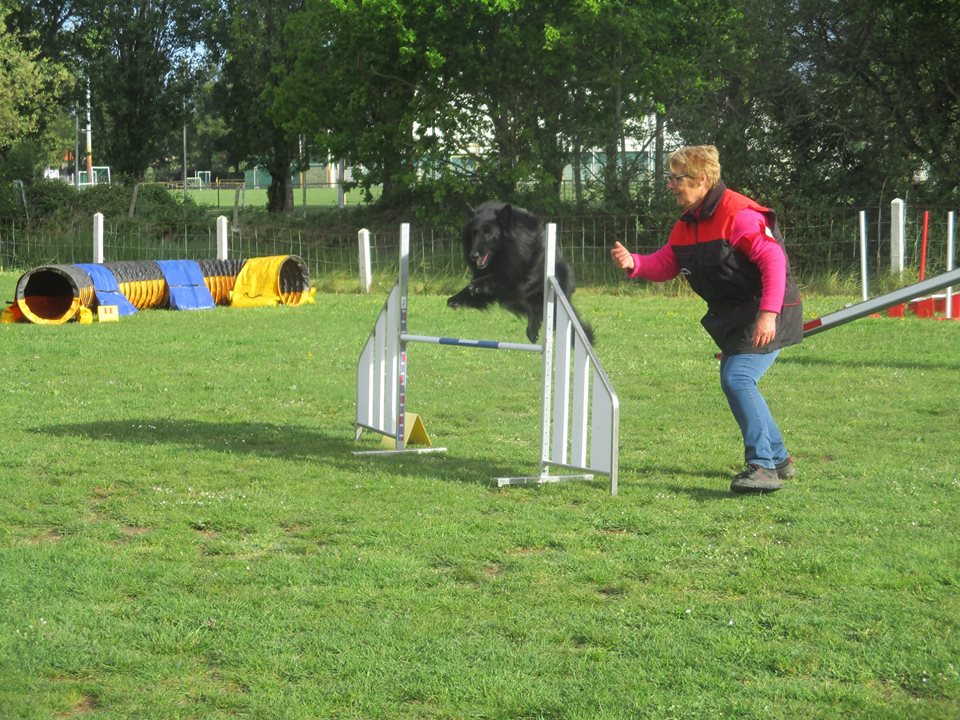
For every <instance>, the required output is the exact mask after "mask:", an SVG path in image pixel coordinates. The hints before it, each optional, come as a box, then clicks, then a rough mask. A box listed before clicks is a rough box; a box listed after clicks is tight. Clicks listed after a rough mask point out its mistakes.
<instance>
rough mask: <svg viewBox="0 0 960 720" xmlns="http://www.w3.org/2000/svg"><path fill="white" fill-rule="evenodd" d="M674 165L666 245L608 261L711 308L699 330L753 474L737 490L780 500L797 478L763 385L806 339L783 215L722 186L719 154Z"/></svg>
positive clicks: (704, 150)
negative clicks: (680, 284) (675, 209)
mask: <svg viewBox="0 0 960 720" xmlns="http://www.w3.org/2000/svg"><path fill="white" fill-rule="evenodd" d="M669 165H670V173H669V175H668V176H667V189H669V190H670V192H671V193H673V196H674V197H675V198H676V201H677V205H679V206H680V208H682V210H683V214H682V215H681V216H680V219H679V220H677V222H676V224H675V225H674V226H673V230H672V231H671V232H670V239H669V240H668V241H667V244H666V245H664V246H663V247H661V248H660V249H659V250H657V251H656V252H654V253H651V254H650V255H638V254H635V253H631V252H630V251H628V250H627V249H626V248H625V247H624V246H623V245H621V244H620V243H619V242H618V243H617V244H616V247H614V248H613V250H611V251H610V256H611V258H612V259H613V262H614V263H615V264H616V265H617V266H618V267H620V268H623V269H624V270H625V271H626V272H627V277H629V278H643V279H645V280H653V281H657V282H662V281H664V280H670V279H672V278H675V277H676V276H677V275H678V274H680V273H683V275H684V276H685V277H686V279H687V280H688V281H689V283H690V286H691V287H692V288H693V289H694V291H695V292H696V293H697V294H698V295H699V296H700V297H702V298H703V299H704V300H706V302H707V314H706V315H705V316H704V317H703V319H702V320H701V323H702V324H703V326H704V328H705V329H706V330H707V332H708V333H710V336H711V337H712V338H713V340H714V342H716V343H717V346H718V347H719V348H720V350H721V353H722V355H721V360H720V386H721V387H722V388H723V392H724V394H725V395H726V397H727V402H728V403H729V405H730V409H731V410H732V411H733V416H734V418H736V420H737V424H738V425H739V426H740V432H741V433H742V434H743V445H744V458H745V460H746V468H744V470H743V471H742V472H740V473H738V474H737V475H735V476H734V478H733V481H732V482H731V483H730V490H731V491H733V492H736V493H742V492H772V491H774V490H779V489H780V488H782V487H783V480H784V479H785V478H791V477H794V476H795V475H796V468H795V467H794V464H793V458H791V457H790V454H789V453H788V452H787V448H786V447H785V445H784V442H783V437H782V435H781V434H780V430H779V428H778V427H777V424H776V422H775V421H774V419H773V416H772V415H771V414H770V409H769V408H768V407H767V403H766V401H765V400H764V398H763V395H761V394H760V391H759V389H758V388H757V383H758V382H759V380H760V378H761V377H763V375H764V373H766V371H767V370H768V369H770V366H771V365H772V364H773V361H774V360H776V358H777V355H779V353H780V350H781V348H784V347H787V346H788V345H795V344H796V343H799V342H800V341H801V340H802V339H803V310H802V307H801V305H800V293H799V291H798V290H797V286H796V283H795V282H794V281H793V277H792V276H791V274H790V263H789V261H788V260H787V254H786V251H785V250H784V247H783V238H782V236H781V235H780V231H779V230H778V228H777V218H776V215H775V214H774V213H773V211H772V210H770V209H769V208H765V207H763V206H762V205H759V204H758V203H756V202H755V201H753V200H751V199H750V198H748V197H746V196H744V195H741V194H740V193H737V192H734V191H733V190H730V189H728V188H727V187H726V186H725V185H724V184H723V182H722V181H721V180H720V157H719V154H718V152H717V149H716V148H715V147H714V146H712V145H700V146H694V147H685V148H681V149H679V150H677V151H675V152H673V153H671V155H670V159H669Z"/></svg>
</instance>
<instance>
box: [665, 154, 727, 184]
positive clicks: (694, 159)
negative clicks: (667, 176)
mask: <svg viewBox="0 0 960 720" xmlns="http://www.w3.org/2000/svg"><path fill="white" fill-rule="evenodd" d="M669 164H670V169H671V170H682V171H683V172H685V173H687V174H688V175H693V176H694V177H700V175H701V174H703V175H706V176H707V185H709V186H710V187H713V186H714V185H716V184H717V183H718V182H720V153H719V151H718V150H717V148H716V146H715V145H690V146H688V147H682V148H680V149H678V150H674V151H673V152H672V153H670V158H669Z"/></svg>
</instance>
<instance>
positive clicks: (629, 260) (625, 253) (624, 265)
mask: <svg viewBox="0 0 960 720" xmlns="http://www.w3.org/2000/svg"><path fill="white" fill-rule="evenodd" d="M610 258H611V259H612V260H613V264H614V265H616V266H617V267H618V268H620V269H622V270H633V265H634V263H633V255H631V254H630V251H629V250H627V249H626V248H625V247H624V246H623V245H621V244H620V242H619V241H617V242H616V244H615V245H614V246H613V249H612V250H611V251H610Z"/></svg>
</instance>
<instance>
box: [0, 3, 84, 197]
mask: <svg viewBox="0 0 960 720" xmlns="http://www.w3.org/2000/svg"><path fill="white" fill-rule="evenodd" d="M6 17H7V11H6V10H4V9H3V8H2V7H0V58H3V59H2V61H0V171H2V172H0V174H3V175H6V176H7V177H10V176H12V175H15V176H17V177H20V178H24V179H30V178H31V177H32V175H33V169H34V168H33V167H32V165H33V159H34V158H35V156H36V153H37V152H38V151H42V150H43V148H44V147H46V148H47V149H49V142H48V141H49V138H50V134H49V126H50V119H51V118H52V117H55V116H56V113H55V112H51V110H50V107H51V104H52V100H53V99H54V98H56V97H57V96H58V95H59V93H60V92H61V90H62V88H64V87H65V86H66V84H67V80H68V78H67V74H66V72H65V71H64V70H63V68H62V67H60V66H59V65H56V64H55V63H51V62H49V61H46V60H43V59H41V58H40V57H38V53H37V52H36V51H31V50H27V49H25V48H24V46H23V45H22V43H21V40H20V36H19V35H18V34H16V33H14V32H8V31H7V28H6ZM31 147H34V148H36V149H35V150H31V149H30V148H31ZM18 158H28V159H29V162H28V163H27V166H26V167H25V166H24V164H23V163H20V162H15V161H16V160H17V159H18Z"/></svg>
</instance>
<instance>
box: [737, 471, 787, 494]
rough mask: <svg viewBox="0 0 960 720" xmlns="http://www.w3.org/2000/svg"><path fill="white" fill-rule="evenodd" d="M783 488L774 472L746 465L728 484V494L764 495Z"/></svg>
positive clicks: (781, 482) (781, 481)
mask: <svg viewBox="0 0 960 720" xmlns="http://www.w3.org/2000/svg"><path fill="white" fill-rule="evenodd" d="M782 487H783V480H781V479H780V478H779V477H777V471H776V470H770V469H769V468H765V467H760V466H759V465H747V467H746V468H745V469H744V470H742V471H741V472H739V473H737V474H736V475H734V477H733V481H732V482H731V483H730V492H735V493H764V492H773V491H774V490H779V489H780V488H782Z"/></svg>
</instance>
